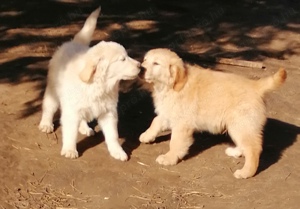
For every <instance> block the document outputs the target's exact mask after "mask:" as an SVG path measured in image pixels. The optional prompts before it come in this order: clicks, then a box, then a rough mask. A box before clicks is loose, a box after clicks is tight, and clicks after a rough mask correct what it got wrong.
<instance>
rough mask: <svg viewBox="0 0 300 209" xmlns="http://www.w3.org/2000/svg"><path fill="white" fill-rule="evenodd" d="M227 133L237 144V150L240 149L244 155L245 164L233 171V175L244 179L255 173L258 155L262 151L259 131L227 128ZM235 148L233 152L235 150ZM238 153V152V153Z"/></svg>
mask: <svg viewBox="0 0 300 209" xmlns="http://www.w3.org/2000/svg"><path fill="white" fill-rule="evenodd" d="M228 132H229V135H230V136H231V138H232V140H233V141H234V142H235V143H236V145H237V148H236V149H237V150H238V151H241V152H242V154H243V155H244V156H245V164H244V166H243V168H242V169H239V170H236V171H235V172H234V174H233V175H234V177H235V178H238V179H246V178H249V177H252V176H254V175H255V173H256V171H257V168H258V165H259V157H260V153H261V151H262V136H261V134H260V133H257V132H256V133H255V132H254V133H253V132H249V131H247V132H245V130H238V129H235V128H234V129H232V128H228ZM237 150H235V154H236V152H237ZM238 154H239V153H238Z"/></svg>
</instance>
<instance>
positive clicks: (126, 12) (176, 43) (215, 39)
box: [0, 0, 300, 117]
mask: <svg viewBox="0 0 300 209" xmlns="http://www.w3.org/2000/svg"><path fill="white" fill-rule="evenodd" d="M99 5H101V6H102V13H101V17H100V18H99V20H98V24H97V30H96V32H95V36H94V37H95V38H94V41H93V42H92V44H95V43H96V42H98V41H99V40H102V39H104V40H111V41H116V42H119V43H121V44H122V45H124V46H125V48H126V49H128V52H129V54H130V55H131V56H132V57H134V58H136V59H138V60H141V59H142V57H143V55H144V54H145V52H146V51H147V50H149V49H151V48H157V47H167V48H171V49H173V50H175V51H176V52H178V53H179V54H180V55H182V56H183V58H184V59H186V61H190V62H192V63H196V64H199V65H202V66H204V67H211V68H213V67H214V66H215V64H216V63H215V62H209V63H207V62H205V60H209V59H211V58H215V57H225V58H226V57H229V58H239V59H246V60H260V61H262V60H264V59H265V58H266V57H273V58H276V59H288V58H289V57H290V56H293V55H295V54H299V53H300V44H299V42H298V41H297V40H295V39H293V38H291V39H288V40H285V42H282V43H280V44H279V45H280V46H278V47H275V48H274V47H270V46H272V43H273V41H274V40H277V41H278V40H279V42H280V40H281V39H282V37H278V36H277V34H278V33H279V32H282V31H283V32H287V33H299V32H300V29H299V27H297V26H296V25H297V24H299V23H300V17H299V15H298V13H299V12H298V11H299V9H300V3H299V2H297V1H294V0H289V1H280V0H274V1H269V0H264V1H252V0H242V1H239V2H236V1H232V0H227V1H221V0H212V1H197V0H191V1H185V2H182V1H179V0H174V1H171V0H166V1H160V0H152V1H147V0H127V1H123V0H113V1H109V0H104V1H93V0H90V1H76V2H75V3H74V2H71V1H51V0H45V1H43V2H39V1H37V0H30V1H22V0H13V1H6V2H3V3H2V5H1V7H0V15H1V19H0V25H1V27H0V35H1V37H2V38H1V40H0V50H1V51H3V52H5V51H9V50H10V49H12V48H14V47H17V46H20V45H26V46H30V47H29V49H30V50H31V51H34V50H35V49H36V48H38V47H39V46H41V45H44V46H45V47H46V48H47V50H48V51H49V52H48V53H47V54H48V55H49V56H50V55H51V54H52V53H53V51H54V49H55V48H56V47H58V46H60V45H61V44H62V43H63V42H65V41H67V40H70V39H71V38H72V37H73V35H74V34H75V33H76V31H78V30H79V28H81V27H82V24H83V22H84V21H85V19H86V17H87V16H88V14H89V13H90V12H91V11H93V10H94V9H95V8H96V7H98V6H99ZM128 5H131V6H130V7H128ZM124 8H126V9H124ZM57 28H58V29H64V30H63V31H64V32H62V33H63V34H57V33H55V30H56V29H57ZM53 31H54V33H53ZM275 45H276V44H275ZM48 55H47V58H44V57H40V56H37V57H31V58H30V57H29V56H22V57H19V58H17V59H15V60H14V61H8V62H3V63H1V61H0V65H1V66H0V67H1V71H2V72H4V71H7V73H2V75H1V80H0V82H1V83H21V82H23V80H22V78H23V77H26V76H27V73H29V75H31V76H33V77H34V76H39V75H40V73H41V72H43V77H41V78H40V82H41V84H39V85H36V87H35V90H36V91H38V92H39V95H38V96H37V97H36V98H34V99H33V100H31V101H28V102H27V103H26V104H25V106H24V110H23V112H22V114H21V115H22V116H21V117H28V116H30V115H32V114H35V113H36V112H38V111H40V106H38V105H37V106H36V105H35V104H36V103H38V101H40V100H42V95H43V91H44V84H45V76H44V75H45V72H46V71H43V70H46V69H47V67H46V65H44V66H43V68H40V71H41V72H39V71H38V70H36V71H32V73H31V72H28V71H27V69H28V65H34V64H38V63H39V62H40V61H45V60H46V59H48V60H49V59H50V57H49V56H48ZM14 65H16V66H17V65H19V68H20V69H24V70H25V71H21V70H11V69H12V68H14Z"/></svg>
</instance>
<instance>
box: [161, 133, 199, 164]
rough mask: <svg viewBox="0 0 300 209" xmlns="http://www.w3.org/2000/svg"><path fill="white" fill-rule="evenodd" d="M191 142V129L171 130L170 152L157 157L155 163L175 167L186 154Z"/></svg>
mask: <svg viewBox="0 0 300 209" xmlns="http://www.w3.org/2000/svg"><path fill="white" fill-rule="evenodd" d="M193 141H194V139H193V130H192V129H189V128H185V127H175V128H173V129H172V137H171V142H170V150H169V152H167V153H166V154H164V155H160V156H158V157H157V159H156V162H158V163H159V164H161V165H176V164H177V163H178V161H179V160H181V159H182V158H183V157H184V156H185V155H186V154H187V153H188V150H189V147H190V146H191V145H192V143H193Z"/></svg>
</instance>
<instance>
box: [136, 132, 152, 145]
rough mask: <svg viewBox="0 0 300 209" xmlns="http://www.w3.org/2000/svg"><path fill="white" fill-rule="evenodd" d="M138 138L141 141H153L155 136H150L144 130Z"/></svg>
mask: <svg viewBox="0 0 300 209" xmlns="http://www.w3.org/2000/svg"><path fill="white" fill-rule="evenodd" d="M139 140H140V142H142V143H151V142H154V140H155V137H152V136H150V135H149V134H147V131H146V132H144V133H142V134H141V135H140V138H139Z"/></svg>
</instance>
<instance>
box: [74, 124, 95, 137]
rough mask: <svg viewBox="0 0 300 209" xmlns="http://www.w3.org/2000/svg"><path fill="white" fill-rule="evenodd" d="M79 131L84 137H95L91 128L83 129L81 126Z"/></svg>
mask: <svg viewBox="0 0 300 209" xmlns="http://www.w3.org/2000/svg"><path fill="white" fill-rule="evenodd" d="M78 131H79V133H81V134H82V135H86V136H94V135H95V131H94V130H93V129H91V128H90V127H82V126H80V127H79V129H78Z"/></svg>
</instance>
